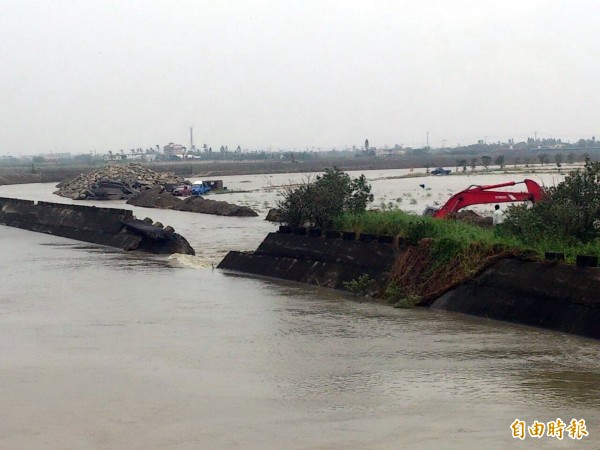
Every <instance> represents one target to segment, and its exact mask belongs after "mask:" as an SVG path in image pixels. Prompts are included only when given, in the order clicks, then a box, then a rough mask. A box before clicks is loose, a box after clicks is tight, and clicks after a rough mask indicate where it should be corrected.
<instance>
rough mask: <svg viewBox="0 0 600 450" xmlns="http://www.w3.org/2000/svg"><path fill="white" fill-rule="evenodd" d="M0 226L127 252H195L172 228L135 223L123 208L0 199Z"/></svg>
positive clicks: (140, 221) (136, 221)
mask: <svg viewBox="0 0 600 450" xmlns="http://www.w3.org/2000/svg"><path fill="white" fill-rule="evenodd" d="M0 224H2V225H7V226H10V227H16V228H22V229H25V230H29V231H36V232H40V233H46V234H53V235H56V236H62V237H66V238H70V239H75V240H79V241H84V242H91V243H94V244H101V245H107V246H110V247H116V248H121V249H123V250H128V251H130V250H138V251H144V252H148V253H155V254H172V253H183V254H188V255H193V254H194V253H195V252H194V249H193V248H192V247H191V246H190V244H189V243H188V241H187V240H186V239H185V238H184V237H183V236H181V235H179V234H177V233H175V232H174V230H173V228H171V227H165V228H162V226H156V225H153V224H152V221H151V220H150V219H145V220H138V219H136V218H135V217H134V215H133V213H132V212H131V211H129V210H124V209H113V208H97V207H94V206H79V205H65V204H60V203H49V202H37V203H36V202H33V201H29V200H19V199H13V198H0Z"/></svg>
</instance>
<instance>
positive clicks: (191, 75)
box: [0, 0, 600, 154]
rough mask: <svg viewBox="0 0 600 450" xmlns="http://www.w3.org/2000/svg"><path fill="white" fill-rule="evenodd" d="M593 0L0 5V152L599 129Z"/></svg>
mask: <svg viewBox="0 0 600 450" xmlns="http://www.w3.org/2000/svg"><path fill="white" fill-rule="evenodd" d="M599 18H600V2H598V1H595V0H564V1H558V0H518V1H514V0H503V1H497V0H494V1H488V0H472V1H471V0H440V1H434V0H415V1H411V0H395V1H383V0H381V1H377V0H368V1H352V0H339V1H324V0H319V1H310V0H300V1H294V0H281V1H268V0H264V1H262V0H244V1H242V0H234V1H208V0H187V1H184V0H164V1H163V0H149V1H131V0H115V1H100V0H94V1H84V0H80V1H67V0H47V1H45V0H37V1H35V0H0V61H1V70H0V93H1V96H0V101H1V109H0V154H18V153H22V154H36V153H41V152H43V153H47V152H61V151H70V152H73V153H80V152H90V151H92V150H96V151H98V152H106V151H108V150H113V151H115V150H117V151H118V150H119V149H125V150H127V149H130V148H133V147H135V148H137V147H143V148H147V147H150V146H155V145H156V144H160V145H161V147H162V146H163V145H165V144H166V143H168V142H171V141H173V142H176V143H181V144H183V145H188V144H189V127H190V126H193V127H194V138H195V139H194V140H195V143H196V144H197V145H199V146H200V145H202V144H203V143H207V144H208V145H211V146H212V147H219V146H220V145H228V146H229V148H230V149H231V148H235V147H237V145H241V146H242V148H272V149H277V148H306V147H309V148H310V147H315V149H316V148H318V147H320V148H323V149H324V148H331V147H333V146H336V147H337V148H343V147H345V146H352V145H357V146H360V145H362V144H363V143H364V140H365V139H366V138H368V139H369V141H370V142H371V144H372V145H375V146H380V147H381V146H384V145H386V144H387V145H390V146H392V145H394V144H401V145H404V146H421V145H424V144H425V143H426V135H427V132H428V131H429V136H430V145H432V146H434V147H437V146H441V145H442V140H444V139H445V140H446V145H456V144H458V143H461V144H466V143H471V142H476V141H477V140H478V139H487V141H488V142H495V141H498V140H506V139H508V138H510V137H514V138H516V139H519V138H525V137H527V136H533V135H534V133H535V132H537V133H538V136H539V137H545V136H546V137H563V138H566V139H572V140H574V139H576V138H578V137H583V136H586V137H591V136H592V135H594V134H599V135H600V120H599V119H600V117H599V116H600V113H599V105H600V83H599V81H600V38H599V37H598V31H597V24H598V19H599Z"/></svg>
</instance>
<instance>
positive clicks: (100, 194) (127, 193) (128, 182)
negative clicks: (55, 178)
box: [54, 163, 185, 200]
mask: <svg viewBox="0 0 600 450" xmlns="http://www.w3.org/2000/svg"><path fill="white" fill-rule="evenodd" d="M184 182H185V180H184V178H182V177H180V176H179V175H175V174H174V173H171V172H167V173H158V172H154V171H153V170H150V169H147V168H145V167H144V166H142V165H141V164H135V163H130V164H125V165H120V164H119V165H117V164H115V165H110V166H106V167H103V168H102V169H99V170H95V171H93V172H89V173H82V174H80V175H78V176H77V177H76V178H75V179H74V180H71V181H69V182H65V183H61V184H59V185H58V186H57V187H58V188H59V189H58V191H56V192H54V193H55V194H57V195H60V196H61V197H68V198H71V199H73V200H86V199H87V200H123V199H130V198H134V197H137V196H138V195H139V194H140V192H143V191H145V190H147V189H151V188H154V187H166V186H174V185H178V184H182V183H184Z"/></svg>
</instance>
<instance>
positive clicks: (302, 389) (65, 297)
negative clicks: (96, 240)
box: [0, 171, 600, 450]
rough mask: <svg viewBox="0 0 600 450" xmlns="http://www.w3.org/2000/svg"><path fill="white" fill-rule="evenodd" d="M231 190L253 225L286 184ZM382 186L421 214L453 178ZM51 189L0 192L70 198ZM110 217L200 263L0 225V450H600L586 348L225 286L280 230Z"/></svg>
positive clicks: (596, 354)
mask: <svg viewBox="0 0 600 450" xmlns="http://www.w3.org/2000/svg"><path fill="white" fill-rule="evenodd" d="M390 172H394V171H390ZM370 176H371V177H372V178H373V179H374V178H378V177H380V175H376V174H370ZM278 177H280V178H281V177H283V178H285V176H278ZM450 178H461V177H450ZM503 179H506V177H504V178H503ZM228 180H229V184H230V185H233V186H237V187H241V186H244V185H246V186H250V187H251V189H248V191H251V192H246V193H239V194H230V195H231V196H232V197H231V198H233V196H236V198H237V201H238V202H239V201H245V202H246V203H247V204H251V205H254V206H255V207H256V208H257V209H259V210H260V211H261V215H262V216H263V217H264V215H263V214H262V213H263V212H264V211H266V209H268V207H269V206H271V205H270V203H271V202H272V201H273V198H274V197H273V196H274V194H273V193H272V189H271V188H272V186H273V185H275V184H278V183H279V182H280V181H281V180H280V179H276V180H273V179H272V178H271V179H270V181H269V177H265V176H254V177H249V176H243V177H228ZM430 180H431V181H430ZM436 180H438V179H436ZM284 181H285V180H284ZM468 181H469V182H468V183H467V185H468V184H472V183H471V180H468ZM395 183H396V184H394V182H393V180H389V179H381V180H380V181H375V182H374V190H375V192H376V196H377V197H378V199H377V201H378V202H381V201H384V199H385V201H388V199H394V201H395V200H396V199H398V198H402V197H404V198H408V199H410V198H416V199H417V202H415V204H412V206H414V207H415V208H417V207H420V206H422V203H424V202H427V201H430V200H432V199H435V198H437V197H438V196H439V197H440V198H442V197H443V195H445V194H446V191H447V190H448V189H452V188H453V186H454V185H453V184H452V183H456V184H457V185H461V183H462V184H465V180H462V182H460V181H457V180H454V179H452V180H450V179H447V180H446V181H444V180H442V181H439V180H438V181H435V183H442V185H441V186H440V187H439V188H437V187H436V186H437V185H436V184H435V183H434V182H433V180H432V179H431V178H427V183H428V184H431V185H432V188H431V190H429V191H427V190H425V189H424V188H416V187H415V186H416V185H418V184H419V182H418V180H414V179H412V180H408V181H407V180H401V181H399V180H395ZM485 184H487V182H486V183H485ZM464 187H466V186H464ZM253 189H256V190H254V191H252V190H253ZM52 190H53V187H52V185H49V184H38V185H22V186H0V196H6V197H18V198H27V199H34V200H49V201H63V202H67V203H70V202H71V201H70V200H68V199H60V198H56V197H54V196H53V195H52ZM421 191H422V192H421ZM405 192H407V193H410V194H411V195H412V197H409V196H408V195H404V193H405ZM428 193H430V194H431V195H430V196H427V194H428ZM384 195H385V197H384ZM231 198H227V197H223V199H225V200H231ZM398 203H404V204H411V202H410V200H403V201H401V202H398ZM102 205H103V206H109V205H107V204H105V203H103V204H102ZM110 206H115V207H127V208H128V209H133V210H134V213H135V214H136V216H138V217H139V218H144V217H146V216H149V217H152V218H153V219H155V220H160V221H161V222H163V223H164V224H168V225H172V226H174V227H175V229H176V231H177V232H179V233H181V234H182V235H184V236H185V237H186V238H187V239H188V240H189V241H190V243H191V244H192V246H193V247H194V248H195V249H196V250H197V251H198V256H197V257H183V256H171V257H157V256H149V255H145V254H133V253H125V252H121V251H119V250H114V249H110V248H106V247H102V246H96V245H91V244H86V243H81V242H76V241H71V240H68V239H64V238H60V237H55V236H50V235H43V234H37V233H33V232H28V231H24V230H19V229H14V228H8V227H4V226H0V271H1V274H2V277H1V280H2V281H1V283H2V284H1V289H0V399H1V403H0V449H2V450H4V449H9V450H12V449H18V450H21V449H140V450H142V449H144V450H147V449H404V448H406V449H507V448H513V447H514V448H535V449H538V448H539V449H545V448H569V449H570V448H573V449H575V448H576V449H600V343H599V342H598V341H593V340H587V339H583V338H579V337H575V336H570V335H566V334H561V333H556V332H552V331H546V330H541V329H536V328H530V327H523V326H516V325H511V324H507V323H501V322H496V321H491V320H485V319H480V318H470V317H467V316H463V315H458V314H451V313H445V312H438V311H436V312H434V311H429V310H424V309H415V310H396V309H393V308H390V307H386V306H382V305H377V304H371V303H366V302H361V301H360V300H359V299H357V298H355V297H352V296H349V295H345V294H343V293H340V292H336V291H331V290H326V289H320V288H314V287H307V286H303V285H297V284H290V283H284V282H278V281H273V280H265V279H256V278H250V277H244V276H239V275H234V274H228V273H224V272H222V271H219V270H217V269H212V265H213V264H214V263H216V262H218V261H219V260H220V258H221V257H222V256H223V255H224V254H225V253H226V251H227V250H229V249H237V250H249V249H253V248H255V247H256V246H257V245H258V243H259V242H260V241H261V239H262V237H263V236H264V235H265V234H266V233H267V232H269V231H271V230H273V229H274V228H275V227H274V225H272V224H269V223H266V222H265V221H264V220H262V217H260V218H226V217H216V216H208V215H203V214H193V213H184V212H173V211H160V210H152V209H143V208H134V207H129V206H124V205H123V204H122V202H111V204H110ZM599 326H600V325H599ZM557 418H560V419H561V420H562V421H563V422H565V423H566V426H569V425H570V422H571V420H572V419H576V420H577V421H580V420H581V419H583V420H585V424H586V431H587V433H588V436H585V435H584V436H583V437H582V439H581V440H576V439H572V438H571V437H569V436H568V435H567V431H566V430H565V432H564V434H565V435H564V438H563V439H562V440H559V439H558V438H556V437H553V436H548V435H547V434H545V435H544V436H542V437H539V438H536V437H531V436H530V435H529V434H527V433H526V435H525V439H523V440H520V439H515V438H513V437H512V430H511V424H512V423H513V422H514V421H515V419H520V420H522V421H524V422H526V425H527V426H529V425H531V424H532V423H533V422H534V421H535V420H537V421H539V422H544V423H547V422H549V421H555V420H556V419H557Z"/></svg>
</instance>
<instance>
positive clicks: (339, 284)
mask: <svg viewBox="0 0 600 450" xmlns="http://www.w3.org/2000/svg"><path fill="white" fill-rule="evenodd" d="M396 254H397V250H396V248H395V247H394V245H393V244H382V243H379V242H360V241H345V240H342V239H326V238H324V237H308V236H299V235H294V234H280V233H270V234H269V235H268V236H267V237H266V238H265V240H264V241H263V242H262V243H261V244H260V246H259V247H258V249H257V250H256V251H255V252H252V253H244V252H229V253H228V254H227V256H226V257H225V258H224V259H223V261H221V263H220V264H219V268H221V269H227V270H234V271H237V272H244V273H250V274H254V275H261V276H267V277H274V278H282V279H285V280H291V281H298V282H301V283H309V284H314V285H317V286H324V287H329V288H335V289H341V288H343V283H344V282H348V281H352V280H354V279H357V278H358V277H360V276H361V275H363V274H367V275H369V276H370V277H371V278H372V279H374V280H375V281H376V282H377V285H378V286H377V287H378V288H380V289H381V288H383V287H385V285H386V283H387V279H388V277H389V273H388V271H389V270H390V268H391V267H392V264H393V262H394V260H395V259H396Z"/></svg>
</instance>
